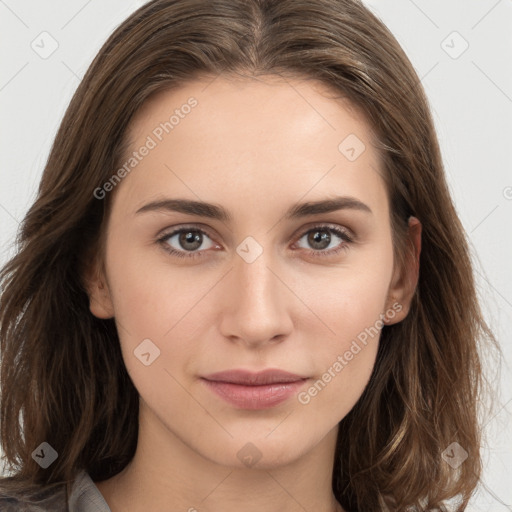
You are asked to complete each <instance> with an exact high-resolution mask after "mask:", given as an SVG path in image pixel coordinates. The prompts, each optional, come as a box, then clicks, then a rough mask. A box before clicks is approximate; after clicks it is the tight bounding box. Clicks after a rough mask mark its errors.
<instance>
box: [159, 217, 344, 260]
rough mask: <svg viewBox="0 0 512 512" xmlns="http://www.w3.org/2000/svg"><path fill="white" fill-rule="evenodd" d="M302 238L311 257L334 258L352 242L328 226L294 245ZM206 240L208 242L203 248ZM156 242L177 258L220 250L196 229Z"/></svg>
mask: <svg viewBox="0 0 512 512" xmlns="http://www.w3.org/2000/svg"><path fill="white" fill-rule="evenodd" d="M303 238H305V240H306V243H307V244H309V245H310V246H311V247H312V250H308V251H307V252H308V253H309V255H311V256H313V257H328V256H334V255H336V254H338V253H339V252H340V251H342V250H347V249H348V247H349V244H350V243H351V242H353V238H352V236H351V234H350V233H349V231H348V230H344V229H342V228H340V227H332V226H329V225H318V226H314V227H313V228H310V229H308V230H307V231H305V232H304V233H303V234H302V235H301V237H300V238H299V240H298V241H297V242H296V243H295V244H298V243H299V242H300V241H301V240H302V239H303ZM206 239H207V240H209V241H210V242H209V243H207V244H206V246H204V245H203V244H204V242H205V240H206ZM336 239H338V240H339V241H338V243H336ZM157 242H158V243H159V244H160V245H162V247H163V248H164V249H165V251H167V252H168V253H169V254H171V255H173V256H177V257H178V258H202V257H203V256H204V255H205V253H206V250H207V249H211V248H213V247H215V248H216V249H220V248H221V247H220V246H219V245H217V244H215V243H213V242H212V240H211V238H210V236H209V235H208V233H206V231H204V230H202V229H199V228H197V227H186V226H185V227H180V228H179V229H175V230H173V231H171V232H170V233H166V234H164V235H163V236H161V237H160V238H158V240H157ZM326 249H327V250H326Z"/></svg>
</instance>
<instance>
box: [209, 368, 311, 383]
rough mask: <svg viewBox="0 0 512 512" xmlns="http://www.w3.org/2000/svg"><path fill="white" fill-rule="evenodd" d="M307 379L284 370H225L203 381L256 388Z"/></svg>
mask: <svg viewBox="0 0 512 512" xmlns="http://www.w3.org/2000/svg"><path fill="white" fill-rule="evenodd" d="M306 378H307V377H302V376H301V375H296V374H294V373H290V372H285V371H284V370H275V369H268V370H263V371H261V372H250V371H247V370H238V369H237V370H226V371H223V372H217V373H212V374H210V375H206V376H205V377H203V379H206V380H210V381H214V382H229V383H232V384H243V385H246V386H251V385H252V386H258V385H260V386H261V385H264V384H276V383H281V382H297V381H299V380H304V379H306Z"/></svg>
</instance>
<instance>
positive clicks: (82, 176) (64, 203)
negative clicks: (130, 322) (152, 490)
mask: <svg viewBox="0 0 512 512" xmlns="http://www.w3.org/2000/svg"><path fill="white" fill-rule="evenodd" d="M219 74H224V75H229V74H231V75H235V74H236V75H242V76H246V77H255V76H263V75H279V76H281V77H290V76H299V77H303V78H306V79H314V80H319V81H320V82H322V83H324V84H327V85H328V86H330V87H331V89H332V90H333V91H337V93H338V95H339V97H345V98H348V99H349V101H350V104H351V105H353V106H354V107H355V108H357V109H359V110H360V111H361V112H363V113H364V115H365V117H366V119H367V120H368V122H369V124H370V127H371V128H372V132H373V134H374V136H375V140H376V141H377V149H378V150H379V153H380V156H381V159H382V163H383V169H384V171H385V172H384V178H385V180H386V184H387V188H388V193H389V199H390V205H391V223H392V228H393V237H394V247H395V251H397V248H398V249H399V250H398V255H399V256H401V259H400V260H403V259H404V254H405V253H404V251H405V249H406V241H405V236H406V228H407V220H408V218H409V216H411V215H414V216H415V217H417V218H418V219H419V220H420V221H421V223H422V225H423V233H422V253H421V259H420V275H419V281H418V285H417V288H416V292H415V295H414V298H413V302H412V306H411V310H410V312H409V314H408V316H407V317H406V318H405V320H403V321H402V322H400V323H398V324H395V325H390V326H385V327H384V328H383V330H382V334H381V339H380V342H379V350H378V354H377V360H376V363H375V367H374V371H373V374H372V376H371V379H370V382H369V384H368V386H367V387H366V389H365V391H364V392H363V394H362V396H361V397H360V399H359V401H358V402H357V404H356V405H355V406H354V408H353V409H352V410H351V411H350V413H349V414H348V415H347V416H346V417H345V418H343V420H342V421H341V422H340V427H339V435H338V441H337V446H336V454H335V465H334V472H333V480H332V485H333V492H334V494H335V496H336V498H337V499H338V501H339V502H340V503H341V504H342V506H343V507H344V508H345V509H346V510H349V511H352V510H354V511H357V510H358V511H370V510H371V511H374V510H377V509H379V507H388V508H390V509H391V510H395V511H402V510H405V509H406V508H407V507H409V506H414V507H416V510H423V509H431V508H433V507H441V506H442V504H443V502H444V501H445V500H448V499H450V498H454V497H458V498H459V502H460V505H459V507H460V508H458V510H463V509H464V508H465V506H466V504H467V503H468V500H469V498H470V496H471V494H472V492H473V491H474V489H475V486H476V485H477V483H478V481H479V477H480V472H481V458H480V451H479V450H480V431H479V426H478V421H477V400H478V398H479V396H480V393H481V387H482V383H483V377H482V371H481V363H480V361H481V359H480V356H479V350H478V347H479V343H480V340H484V339H486V340H493V337H492V333H491V332H490V331H489V329H488V327H487V326H486V324H485V322H484V320H483V318H482V314H481V311H480V309H479V305H478V302H477V297H476V293H475V285H474V280H473V274H472V266H471V260H470V255H469V251H468V246H467V242H466V239H465V234H464V231H463V228H462V225H461V223H460V221H459V219H458V217H457V214H456V211H455V208H454V205H453V203H452V200H451V197H450V194H449V191H448V187H447V184H446V181H445V176H444V170H443V163H442V159H441V155H440V150H439V146H438V141H437V137H436V133H435V130H434V126H433V122H432V118H431V114H430V111H429V106H428V102H427V99H426V96H425V93H424V91H423V88H422V86H421V83H420V80H419V78H418V76H417V74H416V73H415V71H414V69H413V67H412V65H411V63H410V61H409V60H408V58H407V56H406V55H405V53H404V52H403V50H402V49H401V47H400V45H399V44H398V42H397V41H396V39H395V38H394V37H393V35H392V34H391V33H390V31H389V30H388V29H387V28H386V27H385V26H384V24H383V23H382V22H381V21H380V20H379V19H378V18H377V17H376V16H375V15H373V14H372V13H371V12H370V11H369V10H368V9H367V8H365V7H364V6H363V4H362V3H361V2H360V1H357V0H208V1H206V0H154V1H152V2H149V3H148V4H147V5H145V6H144V7H142V8H141V9H139V10H138V11H136V12H135V13H134V14H132V15H131V16H130V17H129V18H128V19H127V20H126V21H125V22H123V23H122V24H121V25H120V26H119V27H118V28H117V29H116V30H115V32H114V33H113V34H112V35H111V36H110V37H109V39H108V40H107V41H106V43H105V44H104V46H103V47H102V49H101V50H100V52H99V53H98V55H97V56H96V58H95V59H94V61H93V63H92V64H91V66H90V67H89V69H88V71H87V73H86V74H85V76H84V79H83V80H82V82H81V83H80V85H79V87H78V89H77V91H76V93H75V95H74V96H73V99H72V101H71V103H70V105H69V108H68V109H67V111H66V114H65V116H64V118H63V120H62V124H61V126H60V129H59V131H58V133H57V136H56V138H55V141H54V144H53V147H52V149H51V153H50V155H49V158H48V162H47V164H46V167H45V169H44V173H43V176H42V179H41V182H40V186H39V192H38V196H37V198H36V200H35V202H34V204H33V206H32V207H31V208H30V210H29V211H28V213H27V215H26V217H25V219H24V221H23V223H22V227H21V230H20V233H19V236H18V244H19V247H18V251H17V254H16V255H15V256H14V257H13V258H12V259H11V260H10V261H9V262H8V263H7V264H6V266H5V267H4V268H3V270H2V272H1V275H0V279H1V285H2V288H3V293H2V296H1V302H0V323H1V324H0V342H1V345H0V349H1V356H2V361H1V368H0V371H1V373H0V386H1V390H2V395H1V400H0V414H1V425H0V427H1V429H0V432H1V443H2V446H3V450H4V452H5V460H6V462H7V463H8V464H9V466H10V469H11V470H12V471H14V474H13V475H12V476H11V477H10V478H6V479H4V481H3V483H2V485H3V486H4V487H5V486H7V485H11V486H12V488H18V489H25V490H26V491H27V492H28V489H32V488H34V486H37V487H38V488H45V489H46V488H48V489H49V488H53V486H56V485H58V484H63V483H65V484H67V486H66V491H67V493H68V494H69V490H70V482H72V480H73V479H74V477H75V476H76V474H77V471H78V470H80V469H84V470H86V471H87V472H88V473H89V475H90V476H91V478H92V479H93V480H96V481H100V480H105V479H108V478H110V477H112V476H114V475H115V474H117V473H118V472H120V471H121V470H122V469H123V468H124V467H125V466H126V465H127V464H128V463H129V462H130V460H131V459H132V457H133V456H134V453H135V448H136V445H137V435H138V393H137V390H136V389H135V387H134V385H133V383H132V381H131V380H130V378H129V376H128V374H127V371H126V369H125V365H124V362H123V358H122V354H121V350H120V346H119V338H118V334H117V330H116V326H115V323H114V320H101V319H98V318H96V317H94V316H93V315H92V314H91V313H90V311H89V302H88V301H89V299H88V295H87V293H86V290H85V288H84V284H83V280H82V276H83V271H84V268H85V265H86V264H87V263H89V262H90V258H92V257H94V254H95V253H96V254H98V253H99V252H100V249H101V247H100V245H99V243H98V242H99V240H100V239H101V235H102V233H103V232H104V226H105V221H106V219H107V217H108V209H109V205H110V203H111V199H112V194H110V195H108V196H107V197H106V198H105V200H98V199H97V198H96V197H94V195H93V192H94V190H95V189H97V187H101V186H102V184H104V183H105V182H106V181H107V180H109V179H110V178H111V176H112V173H113V170H114V169H117V168H118V165H119V163H120V161H121V160H120V159H121V156H122V154H123V153H124V151H125V150H126V147H127V141H126V133H127V127H128V126H129V123H130V120H131V119H132V117H133V116H134V114H135V113H136V112H137V111H138V110H139V108H140V107H141V106H142V105H143V104H144V102H145V101H146V100H147V99H148V98H149V97H150V96H151V95H153V94H155V93H156V92H157V91H160V90H164V89H171V88H177V87H180V86H182V85H183V84H185V83H187V82H189V81H191V80H194V79H195V78H198V77H202V76H211V77H212V79H213V78H214V77H215V76H218V75H219ZM400 260H398V261H400ZM43 441H46V442H48V443H49V444H50V445H51V446H52V447H53V448H54V449H55V450H56V451H57V452H58V458H57V460H56V461H55V462H54V463H53V464H52V465H51V466H50V467H48V468H47V469H42V468H41V467H40V466H39V465H38V464H37V463H36V462H35V461H34V460H33V459H32V456H31V454H32V452H33V451H34V450H35V448H36V447H37V446H39V445H40V444H41V442H43ZM454 441H457V442H458V443H459V444H460V445H461V446H462V447H463V448H464V449H465V450H466V451H467V452H468V454H469V456H468V458H467V460H466V461H465V462H464V463H463V464H462V465H461V466H460V467H459V468H458V470H454V469H452V467H450V466H449V465H448V464H447V463H445V462H444V461H443V460H442V458H441V453H442V451H443V450H444V449H445V448H447V447H448V446H449V445H450V444H451V443H452V442H454Z"/></svg>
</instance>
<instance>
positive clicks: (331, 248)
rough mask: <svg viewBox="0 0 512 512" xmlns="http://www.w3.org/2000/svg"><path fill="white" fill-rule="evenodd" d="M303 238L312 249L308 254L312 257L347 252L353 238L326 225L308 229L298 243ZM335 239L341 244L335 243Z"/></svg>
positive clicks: (341, 230) (342, 230)
mask: <svg viewBox="0 0 512 512" xmlns="http://www.w3.org/2000/svg"><path fill="white" fill-rule="evenodd" d="M333 235H334V236H333ZM303 238H305V240H306V243H307V244H309V245H310V247H312V248H313V250H310V251H308V252H309V253H310V255H312V256H314V257H327V256H334V255H336V254H338V253H339V252H340V251H343V250H347V249H348V248H349V244H350V243H351V242H353V238H352V236H351V235H350V234H349V232H348V231H346V230H344V229H341V228H339V227H331V226H328V225H319V226H314V227H313V228H312V229H308V231H306V232H305V233H303V234H302V236H301V237H300V238H299V240H298V241H299V242H300V240H302V239H303ZM336 238H338V239H339V240H341V243H340V242H338V243H336ZM326 249H328V250H326Z"/></svg>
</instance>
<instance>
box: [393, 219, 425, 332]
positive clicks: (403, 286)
mask: <svg viewBox="0 0 512 512" xmlns="http://www.w3.org/2000/svg"><path fill="white" fill-rule="evenodd" d="M421 230H422V226H421V222H420V221H419V220H418V219H417V218H416V217H412V216H411V217H409V227H408V240H407V245H408V247H407V250H406V253H405V258H404V260H405V261H404V262H403V265H396V268H395V271H394V273H393V278H392V280H391V284H390V286H389V290H388V299H387V303H386V311H392V312H393V315H388V316H387V317H386V318H385V319H384V323H385V324H386V325H391V324H396V323H398V322H401V321H402V320H403V319H404V318H405V317H406V316H407V314H408V313H409V310H410V307H411V302H412V298H413V296H414V292H415V290H416V286H417V284H418V277H419V271H420V253H421Z"/></svg>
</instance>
